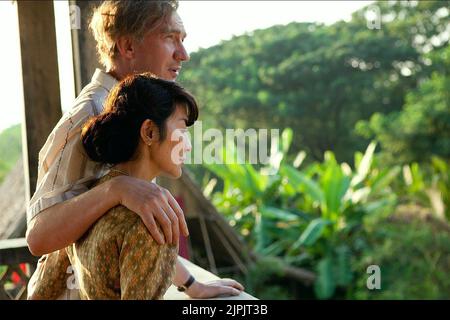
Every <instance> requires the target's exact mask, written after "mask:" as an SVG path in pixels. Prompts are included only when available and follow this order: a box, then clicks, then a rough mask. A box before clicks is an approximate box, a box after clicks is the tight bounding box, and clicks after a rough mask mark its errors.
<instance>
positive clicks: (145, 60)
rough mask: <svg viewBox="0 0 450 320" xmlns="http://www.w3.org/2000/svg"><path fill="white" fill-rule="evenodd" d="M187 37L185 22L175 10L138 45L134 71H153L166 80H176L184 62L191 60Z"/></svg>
mask: <svg viewBox="0 0 450 320" xmlns="http://www.w3.org/2000/svg"><path fill="white" fill-rule="evenodd" d="M185 37H186V31H185V30H184V26H183V22H182V21H181V18H180V17H179V16H178V14H177V13H176V12H174V13H173V14H172V16H171V17H170V19H168V21H167V22H163V23H161V25H160V26H158V27H157V28H156V29H155V30H153V31H151V32H149V33H148V34H147V35H146V36H145V37H144V39H143V40H142V42H141V43H138V44H137V45H136V47H135V59H134V62H133V71H134V72H135V73H141V72H152V73H154V74H155V75H157V76H158V77H161V78H163V79H165V80H172V81H174V80H175V79H176V78H177V76H178V74H179V72H180V70H181V64H182V62H183V61H188V60H189V54H188V53H187V52H186V49H185V48H184V45H183V41H184V38H185Z"/></svg>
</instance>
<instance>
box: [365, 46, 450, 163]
mask: <svg viewBox="0 0 450 320" xmlns="http://www.w3.org/2000/svg"><path fill="white" fill-rule="evenodd" d="M446 55H447V56H448V57H450V46H449V47H448V48H447V49H446ZM447 68H448V69H447V70H450V59H449V58H448V65H447ZM449 88H450V78H449V77H448V73H447V74H441V73H437V72H435V73H433V74H432V75H431V78H430V79H428V80H426V81H424V82H423V83H421V84H420V86H419V88H418V89H417V90H415V91H412V92H410V93H409V94H408V95H407V96H406V104H405V106H404V108H403V110H402V111H401V112H396V113H391V114H388V115H382V114H379V113H376V114H375V115H373V116H372V118H371V119H370V122H361V123H359V124H358V126H357V131H358V132H360V133H361V134H363V135H365V136H366V137H376V139H377V140H378V141H380V143H381V145H382V147H383V151H384V158H385V159H386V160H387V161H388V162H389V163H408V162H412V161H417V162H425V161H427V160H428V159H429V158H430V156H431V155H436V156H439V157H442V158H444V159H446V160H447V161H449V160H450V93H449Z"/></svg>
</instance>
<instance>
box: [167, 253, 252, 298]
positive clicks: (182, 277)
mask: <svg viewBox="0 0 450 320" xmlns="http://www.w3.org/2000/svg"><path fill="white" fill-rule="evenodd" d="M189 276H190V273H189V270H188V269H187V268H186V267H185V266H184V264H183V263H182V262H181V261H180V259H177V264H176V269H175V276H174V278H173V281H172V283H173V285H174V286H176V287H179V286H181V285H183V284H184V283H186V281H187V280H188V279H189ZM242 290H244V287H243V286H242V285H241V284H240V283H239V282H237V281H235V280H233V279H219V280H213V281H209V282H205V283H202V282H198V281H197V280H195V281H194V282H193V283H192V285H191V286H189V288H188V289H187V290H186V291H185V293H186V294H187V295H188V296H189V297H191V298H196V299H206V298H214V297H217V296H220V295H229V296H237V295H239V294H240V293H241V291H242Z"/></svg>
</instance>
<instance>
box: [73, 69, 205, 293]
mask: <svg viewBox="0 0 450 320" xmlns="http://www.w3.org/2000/svg"><path fill="white" fill-rule="evenodd" d="M197 117H198V108H197V103H196V101H195V99H194V97H193V96H192V95H190V94H189V93H188V92H186V91H185V90H184V89H183V88H182V87H180V86H179V85H178V84H176V83H175V82H170V81H165V80H161V79H157V78H155V77H154V76H152V75H151V74H141V75H134V76H130V77H128V78H126V79H124V80H123V81H121V82H120V83H119V84H118V85H117V86H116V87H115V88H114V89H113V91H111V93H110V95H109V96H108V99H107V100H106V102H105V109H104V111H103V112H102V113H101V114H100V115H98V116H96V117H94V118H92V119H90V120H89V121H88V122H87V123H86V124H85V126H84V127H83V130H82V133H81V135H82V143H83V146H84V148H85V150H86V153H87V155H88V156H89V157H90V158H91V159H93V160H94V161H97V162H101V163H106V164H110V165H111V170H110V171H109V173H108V174H107V175H105V176H104V177H103V178H101V179H100V180H99V181H98V182H97V184H101V183H104V182H105V181H107V180H108V179H111V178H112V177H115V176H117V175H129V176H133V177H136V178H140V179H145V180H148V181H151V180H153V179H154V178H155V177H157V176H159V175H166V176H170V177H173V178H178V177H180V176H181V165H182V163H183V161H184V159H185V154H186V152H189V150H190V148H191V146H190V142H189V139H188V138H187V135H186V133H187V127H189V126H191V125H192V124H193V123H194V122H195V121H196V120H197ZM107 196H108V195H107V194H105V197H107ZM66 250H67V253H68V256H69V259H70V263H71V264H72V267H73V269H74V271H75V274H76V276H77V280H78V285H79V289H80V291H79V292H80V297H81V298H82V299H161V298H162V297H163V295H164V293H165V292H166V290H167V289H168V287H169V285H170V284H171V280H172V277H173V274H174V268H175V263H176V258H177V254H178V248H177V245H169V244H164V245H159V244H157V243H156V242H155V241H154V240H153V238H152V237H151V235H150V234H149V232H148V231H147V228H146V227H145V225H144V224H143V222H142V220H141V219H140V218H139V216H138V215H137V214H135V213H134V212H132V211H130V210H128V209H127V208H126V207H124V206H117V207H115V208H113V209H111V210H109V211H108V212H107V213H106V214H105V215H103V216H102V217H101V218H100V219H99V220H98V221H97V222H96V223H95V224H94V225H93V226H92V227H91V228H90V229H89V230H88V231H87V232H86V233H85V234H84V235H83V237H82V238H80V239H79V240H78V241H77V242H76V243H75V244H73V245H71V246H69V247H67V249H66Z"/></svg>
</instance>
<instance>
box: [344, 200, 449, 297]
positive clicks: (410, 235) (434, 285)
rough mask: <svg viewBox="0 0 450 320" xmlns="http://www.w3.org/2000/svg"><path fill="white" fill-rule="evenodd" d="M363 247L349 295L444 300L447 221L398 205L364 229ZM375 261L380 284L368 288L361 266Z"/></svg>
mask: <svg viewBox="0 0 450 320" xmlns="http://www.w3.org/2000/svg"><path fill="white" fill-rule="evenodd" d="M367 243H368V248H367V249H366V250H365V251H364V252H363V254H362V256H361V257H360V258H359V259H358V260H357V261H356V262H355V270H359V271H360V272H359V273H357V275H356V277H357V280H356V281H355V287H354V288H353V289H352V290H350V291H349V295H348V298H353V299H448V297H449V294H450V277H449V274H448V272H449V271H450V255H449V254H448V253H449V252H450V226H449V225H448V224H447V223H445V222H442V221H441V220H437V219H436V218H433V217H432V215H431V213H430V212H429V211H427V210H424V209H420V208H419V207H416V206H403V207H401V208H400V209H399V210H398V211H397V213H396V214H395V215H394V216H393V217H391V218H388V219H384V220H382V221H380V222H379V223H377V225H376V228H375V227H374V228H373V230H371V231H369V232H368V233H367ZM369 265H378V266H379V267H380V270H381V289H380V290H368V289H367V287H366V280H367V278H368V276H369V275H368V274H367V273H366V268H367V266H369Z"/></svg>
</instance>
